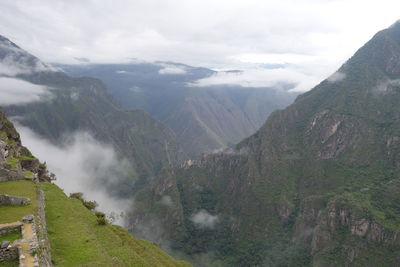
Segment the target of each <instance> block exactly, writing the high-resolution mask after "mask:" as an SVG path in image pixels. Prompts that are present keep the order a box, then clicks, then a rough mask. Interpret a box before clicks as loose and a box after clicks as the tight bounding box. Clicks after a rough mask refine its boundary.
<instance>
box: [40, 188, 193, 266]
mask: <svg viewBox="0 0 400 267" xmlns="http://www.w3.org/2000/svg"><path fill="white" fill-rule="evenodd" d="M39 186H40V187H41V188H42V189H43V190H44V191H45V193H46V220H47V228H48V229H47V230H48V234H49V239H50V244H51V249H52V260H53V262H54V264H55V266H189V265H188V264H187V263H184V262H181V261H177V260H175V259H173V258H172V257H170V256H168V255H167V254H166V253H164V252H163V251H162V250H161V249H160V248H159V247H158V246H157V245H155V244H154V243H151V242H147V241H144V240H141V239H137V238H135V237H133V236H132V235H131V234H129V233H128V232H127V231H125V230H124V229H122V228H121V227H119V226H114V225H105V226H101V225H98V224H97V221H96V219H97V217H96V216H95V215H94V213H92V212H90V211H89V210H88V209H87V208H85V207H84V206H83V205H82V203H81V202H80V201H79V200H77V199H73V198H68V197H67V196H66V195H65V194H64V193H63V191H62V190H61V189H60V188H58V187H57V186H56V185H54V184H49V183H41V184H39Z"/></svg>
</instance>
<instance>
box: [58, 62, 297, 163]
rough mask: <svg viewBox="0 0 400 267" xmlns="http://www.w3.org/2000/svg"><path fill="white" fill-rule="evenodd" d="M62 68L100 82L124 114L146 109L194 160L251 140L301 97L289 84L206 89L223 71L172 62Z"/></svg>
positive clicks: (87, 65)
mask: <svg viewBox="0 0 400 267" xmlns="http://www.w3.org/2000/svg"><path fill="white" fill-rule="evenodd" d="M59 67H61V68H62V69H63V70H64V71H66V72H67V73H68V74H70V75H72V76H77V77H79V76H90V77H96V78H98V79H100V80H101V81H103V82H104V83H105V84H106V85H107V88H108V90H109V92H110V93H111V94H112V95H113V96H114V97H115V98H116V99H117V100H118V102H119V103H121V105H122V106H123V107H124V109H126V110H129V109H143V110H146V111H147V112H149V113H150V114H151V115H152V116H154V117H155V118H157V119H159V120H161V121H162V122H164V123H165V124H166V125H168V126H169V127H170V128H171V129H172V130H173V131H174V132H175V134H176V136H177V141H178V142H179V143H180V144H181V145H182V147H183V149H184V151H185V152H186V153H187V154H188V155H189V156H190V157H191V158H195V157H198V156H199V155H201V154H202V153H210V152H212V151H214V150H217V149H221V148H225V147H227V146H229V145H232V144H235V143H237V142H239V141H240V140H242V139H243V138H245V137H248V136H250V135H251V134H253V133H254V132H255V131H256V130H257V129H258V128H259V127H260V126H261V125H262V124H263V123H264V122H265V120H266V118H267V117H268V115H269V114H270V113H271V112H272V111H273V110H276V109H279V108H283V107H285V106H287V105H288V104H290V103H291V102H292V101H293V100H294V98H295V96H296V95H297V94H298V93H294V92H289V90H290V89H291V88H293V87H294V85H293V84H285V83H282V84H277V85H275V86H273V87H270V88H265V87H242V86H239V85H232V84H231V85H229V84H226V85H223V84H222V85H207V84H203V83H204V82H203V81H205V80H206V79H207V78H210V77H214V76H217V75H218V74H219V73H221V72H216V71H213V70H210V69H207V68H199V67H197V68H196V67H191V66H188V65H184V64H177V63H172V62H155V63H143V62H134V63H132V64H98V65H91V64H82V65H59ZM236 72H237V73H238V75H239V74H240V71H236Z"/></svg>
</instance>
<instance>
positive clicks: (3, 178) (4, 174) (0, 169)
mask: <svg viewBox="0 0 400 267" xmlns="http://www.w3.org/2000/svg"><path fill="white" fill-rule="evenodd" d="M6 165H7V164H5V163H0V182H7V181H16V180H24V179H25V177H24V175H23V174H22V172H21V171H20V170H19V171H13V170H9V169H7V166H6Z"/></svg>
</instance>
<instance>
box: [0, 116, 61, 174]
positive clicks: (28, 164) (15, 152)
mask: <svg viewBox="0 0 400 267" xmlns="http://www.w3.org/2000/svg"><path fill="white" fill-rule="evenodd" d="M25 178H27V179H32V180H36V181H41V182H43V181H51V180H52V179H53V178H54V176H53V174H51V173H49V172H48V171H47V169H46V165H45V164H42V163H40V162H39V160H37V159H36V158H35V157H34V156H32V154H31V152H30V151H29V150H28V149H27V148H26V147H24V146H22V144H21V139H20V137H19V134H18V132H17V131H16V130H15V128H14V125H13V124H12V123H11V122H10V121H9V120H8V119H7V118H6V117H5V116H4V114H3V112H2V110H0V182H4V181H9V180H23V179H25Z"/></svg>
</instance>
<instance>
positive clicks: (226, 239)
mask: <svg viewBox="0 0 400 267" xmlns="http://www.w3.org/2000/svg"><path fill="white" fill-rule="evenodd" d="M399 62H400V23H396V24H394V25H393V26H392V27H390V28H388V29H386V30H384V31H381V32H379V33H377V34H376V35H375V36H374V38H373V39H372V40H371V41H369V42H368V43H367V44H366V45H365V46H363V47H362V48H360V49H359V50H358V51H357V53H356V54H355V55H354V56H353V57H352V58H351V59H349V60H348V61H347V62H346V63H345V64H344V65H343V66H342V67H341V68H340V69H339V70H338V72H337V73H335V74H334V75H332V76H331V77H329V78H328V79H327V80H325V81H323V82H322V83H321V84H319V85H318V86H316V87H315V88H314V89H313V90H311V91H309V92H308V93H305V94H303V95H301V96H299V97H298V98H297V100H296V101H295V103H294V104H292V105H291V106H289V107H288V108H286V109H285V110H279V111H276V112H274V113H272V114H271V116H270V117H269V118H268V120H267V122H266V123H265V124H264V125H263V127H262V128H261V129H260V130H259V131H258V132H257V133H256V134H255V135H253V136H251V137H249V138H248V139H246V140H244V141H242V142H241V143H239V144H238V145H237V146H236V148H235V149H233V150H227V151H225V152H223V153H218V154H213V155H208V156H205V157H203V158H202V159H201V160H199V161H196V162H188V163H187V164H185V165H182V167H181V168H173V169H170V170H167V171H166V172H165V173H164V174H163V175H161V176H160V177H159V178H158V180H157V181H155V182H154V184H153V185H152V186H149V187H147V188H146V189H145V190H143V191H142V192H140V194H138V195H137V201H138V202H140V204H138V205H136V209H135V210H134V211H133V212H132V221H136V222H137V221H139V222H142V224H144V225H146V224H148V223H149V221H153V220H156V219H157V220H160V221H161V222H162V223H161V229H162V231H161V233H160V234H159V235H157V236H153V237H152V238H153V239H154V240H157V241H158V242H161V243H162V242H171V243H172V247H173V248H174V249H176V250H178V251H183V252H185V253H186V254H188V255H190V256H192V258H193V259H196V257H198V256H199V255H204V254H207V255H211V256H212V257H211V258H212V260H213V264H214V266H219V264H222V265H223V266H258V265H261V266H397V262H398V260H399V259H400V253H399V251H400V250H399V249H400V240H399V238H398V235H397V233H398V232H399V230H400V209H399V208H398V207H397V204H396V202H397V198H398V195H399V193H400V191H399V188H398V178H399V174H400V169H399V166H400V161H399V157H398V154H399V152H400V150H399V149H400V143H399V142H400V137H399V136H400V108H399V107H400V106H399V105H398V103H399V102H400V83H399V79H400V63H399ZM166 198H168V199H170V200H171V201H170V202H169V204H168V205H165V201H164V200H165V199H166ZM142 199H143V201H141V200H142ZM204 211H207V213H204ZM171 214H173V215H174V216H171ZM199 214H203V215H204V214H208V215H207V216H203V220H202V224H199V220H198V218H199V217H198V215H199ZM215 218H217V219H215ZM210 221H213V222H214V223H213V224H211V223H209V222H210ZM143 229H145V228H144V227H141V226H140V224H135V225H134V224H132V230H133V231H134V232H135V231H136V232H137V233H139V234H142V235H144V236H146V231H143Z"/></svg>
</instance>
